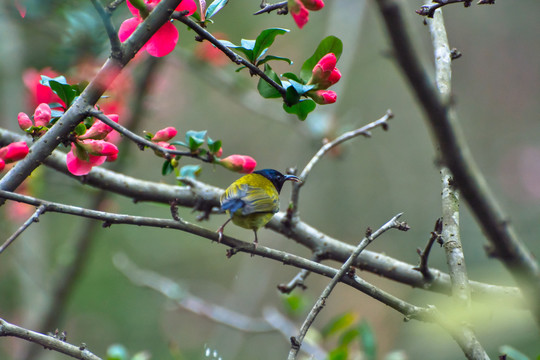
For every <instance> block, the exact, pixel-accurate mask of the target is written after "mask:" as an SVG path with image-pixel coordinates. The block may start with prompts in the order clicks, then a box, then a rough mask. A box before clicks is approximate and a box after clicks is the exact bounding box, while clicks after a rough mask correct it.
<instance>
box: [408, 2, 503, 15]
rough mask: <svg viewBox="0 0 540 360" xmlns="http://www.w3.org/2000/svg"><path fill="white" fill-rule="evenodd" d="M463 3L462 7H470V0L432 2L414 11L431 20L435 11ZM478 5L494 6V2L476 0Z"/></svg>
mask: <svg viewBox="0 0 540 360" xmlns="http://www.w3.org/2000/svg"><path fill="white" fill-rule="evenodd" d="M456 3H463V6H464V7H469V6H471V3H472V0H433V1H432V2H431V3H430V4H425V5H422V6H421V7H420V10H416V13H417V14H418V15H422V16H427V17H428V18H433V14H435V10H437V9H439V8H441V7H443V6H445V5H449V4H456ZM477 4H478V5H485V4H495V0H478V3H477Z"/></svg>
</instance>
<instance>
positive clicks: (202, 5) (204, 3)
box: [199, 0, 206, 21]
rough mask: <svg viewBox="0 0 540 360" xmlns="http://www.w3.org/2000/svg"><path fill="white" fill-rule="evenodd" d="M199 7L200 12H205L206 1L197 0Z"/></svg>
mask: <svg viewBox="0 0 540 360" xmlns="http://www.w3.org/2000/svg"><path fill="white" fill-rule="evenodd" d="M199 9H200V11H201V14H205V11H206V1H205V0H199ZM201 20H202V21H204V20H205V19H204V18H203V19H201Z"/></svg>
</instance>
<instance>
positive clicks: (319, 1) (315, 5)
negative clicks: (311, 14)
mask: <svg viewBox="0 0 540 360" xmlns="http://www.w3.org/2000/svg"><path fill="white" fill-rule="evenodd" d="M300 1H302V4H304V6H305V7H306V9H308V10H311V11H317V10H321V9H322V8H323V7H324V2H323V0H300Z"/></svg>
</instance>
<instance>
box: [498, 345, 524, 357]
mask: <svg viewBox="0 0 540 360" xmlns="http://www.w3.org/2000/svg"><path fill="white" fill-rule="evenodd" d="M499 353H501V355H506V359H507V360H529V357H528V356H527V355H525V354H523V353H522V352H521V351H519V350H516V349H515V348H513V347H512V346H510V345H503V346H501V347H500V348H499Z"/></svg>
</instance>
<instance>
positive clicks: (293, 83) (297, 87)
mask: <svg viewBox="0 0 540 360" xmlns="http://www.w3.org/2000/svg"><path fill="white" fill-rule="evenodd" d="M289 83H290V84H291V86H292V87H293V88H294V90H296V92H297V93H298V95H304V94H305V93H307V92H308V91H309V90H311V89H313V88H314V87H315V85H304V84H301V83H299V82H297V81H294V80H290V79H289Z"/></svg>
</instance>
